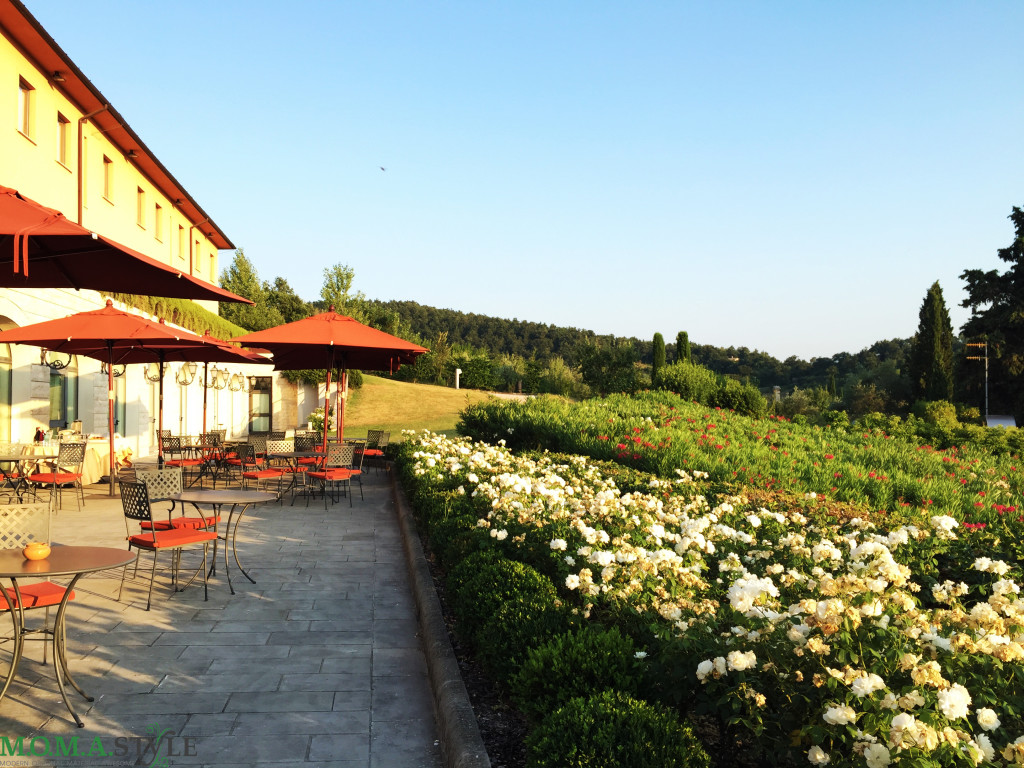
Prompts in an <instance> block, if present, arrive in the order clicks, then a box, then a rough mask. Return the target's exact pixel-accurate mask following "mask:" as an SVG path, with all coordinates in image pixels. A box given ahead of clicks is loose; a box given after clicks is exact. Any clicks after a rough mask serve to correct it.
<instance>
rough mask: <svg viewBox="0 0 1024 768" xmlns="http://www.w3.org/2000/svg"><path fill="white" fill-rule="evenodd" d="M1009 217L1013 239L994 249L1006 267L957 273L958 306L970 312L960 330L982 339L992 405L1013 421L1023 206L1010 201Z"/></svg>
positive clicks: (1023, 335)
mask: <svg viewBox="0 0 1024 768" xmlns="http://www.w3.org/2000/svg"><path fill="white" fill-rule="evenodd" d="M1009 219H1010V220H1011V221H1012V222H1013V226H1014V238H1013V242H1011V243H1010V245H1009V246H1007V247H1006V248H1000V249H999V250H998V251H997V255H998V256H999V258H1000V259H1001V260H1002V261H1005V262H1006V263H1007V264H1009V265H1010V267H1009V269H1007V270H1006V271H1005V272H1002V273H1000V272H998V271H996V270H994V269H993V270H989V271H988V272H983V271H982V270H980V269H966V270H964V271H963V272H962V273H961V274H960V279H962V280H963V281H964V282H966V283H967V285H966V287H965V290H966V291H967V298H966V299H964V301H963V302H962V306H964V307H967V308H969V309H970V310H971V313H972V314H971V318H970V319H969V320H968V321H967V322H966V323H964V325H963V328H961V333H962V334H963V335H964V336H965V337H966V339H967V341H975V342H976V341H982V340H987V341H988V343H989V350H988V354H989V361H990V362H989V385H990V386H989V394H990V398H991V402H992V410H993V412H995V413H1006V412H1007V410H1012V411H1013V412H1014V413H1015V414H1016V415H1017V417H1018V422H1019V421H1020V420H1021V419H1024V386H1022V384H1024V210H1021V209H1020V208H1018V207H1016V206H1014V208H1013V212H1012V213H1011V214H1010V216H1009ZM979 369H980V366H979ZM968 370H970V369H968ZM980 372H981V371H980V370H978V373H979V374H980ZM979 377H980V376H979ZM979 390H980V387H979Z"/></svg>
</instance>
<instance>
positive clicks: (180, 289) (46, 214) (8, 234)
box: [0, 186, 252, 304]
mask: <svg viewBox="0 0 1024 768" xmlns="http://www.w3.org/2000/svg"><path fill="white" fill-rule="evenodd" d="M8 265H11V266H10V268H8ZM0 288H74V289H76V290H81V289H83V288H89V289H92V290H97V291H110V292H117V293H134V294H142V295H146V296H168V297H171V298H178V299H202V300H208V301H236V302H242V303H246V304H251V303H252V302H251V301H249V300H248V299H245V298H243V297H241V296H237V295H235V294H234V293H231V292H230V291H226V290H224V289H223V288H218V287H217V286H215V285H211V284H209V283H204V282H203V281H202V280H198V279H196V278H194V277H192V276H191V275H188V274H185V273H183V272H181V271H179V270H176V269H173V268H171V267H169V266H167V265H166V264H163V263H161V262H159V261H157V260H156V259H153V258H150V257H149V256H146V255H145V254H142V253H139V252H138V251H135V250H133V249H131V248H129V247H127V246H125V245H121V244H120V243H117V242H114V241H113V240H111V239H109V238H106V237H103V236H102V235H97V234H96V233H94V232H90V231H89V230H88V229H86V228H85V227H82V226H80V225H79V224H76V223H75V222H73V221H69V220H68V219H66V218H65V217H64V214H62V213H61V212H60V211H57V210H54V209H53V208H47V207H46V206H43V205H40V204H39V203H37V202H35V201H34V200H30V199H28V198H27V197H24V196H22V195H20V194H19V193H18V192H17V191H16V190H13V189H11V188H9V187H3V186H0Z"/></svg>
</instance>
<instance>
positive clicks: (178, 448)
mask: <svg viewBox="0 0 1024 768" xmlns="http://www.w3.org/2000/svg"><path fill="white" fill-rule="evenodd" d="M161 442H162V443H163V453H164V466H165V467H177V468H180V469H181V470H182V472H183V473H185V474H188V475H192V480H191V482H189V485H191V484H192V483H194V482H195V480H196V476H197V475H198V474H199V471H200V468H201V467H202V466H203V460H202V459H199V458H196V457H195V456H193V455H192V454H191V452H190V451H187V450H186V448H185V446H183V445H182V444H181V438H180V437H164V438H161Z"/></svg>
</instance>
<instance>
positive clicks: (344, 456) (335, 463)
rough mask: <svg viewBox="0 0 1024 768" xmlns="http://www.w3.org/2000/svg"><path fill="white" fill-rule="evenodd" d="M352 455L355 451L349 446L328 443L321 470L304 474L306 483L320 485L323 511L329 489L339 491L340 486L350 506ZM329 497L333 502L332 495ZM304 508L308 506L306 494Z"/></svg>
mask: <svg viewBox="0 0 1024 768" xmlns="http://www.w3.org/2000/svg"><path fill="white" fill-rule="evenodd" d="M354 453H355V449H354V448H353V446H351V445H345V444H343V443H329V444H328V446H327V458H326V459H325V460H324V466H323V469H316V470H312V471H309V472H307V473H306V480H307V482H309V483H312V482H318V483H319V484H320V489H321V490H322V491H323V494H324V509H327V497H328V494H329V492H330V489H332V488H335V489H340V488H341V487H342V486H344V487H345V494H346V495H347V496H348V505H349V506H350V507H351V506H352V457H353V454H354ZM330 495H331V498H332V500H333V498H334V496H333V494H330ZM306 506H307V507H308V506H309V495H308V494H307V496H306Z"/></svg>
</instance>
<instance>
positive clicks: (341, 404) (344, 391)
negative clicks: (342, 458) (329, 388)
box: [338, 368, 348, 440]
mask: <svg viewBox="0 0 1024 768" xmlns="http://www.w3.org/2000/svg"><path fill="white" fill-rule="evenodd" d="M338 389H339V390H341V395H340V396H339V397H338V440H344V439H345V406H346V405H348V369H347V368H346V369H344V370H343V371H342V372H341V377H340V378H339V379H338Z"/></svg>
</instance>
